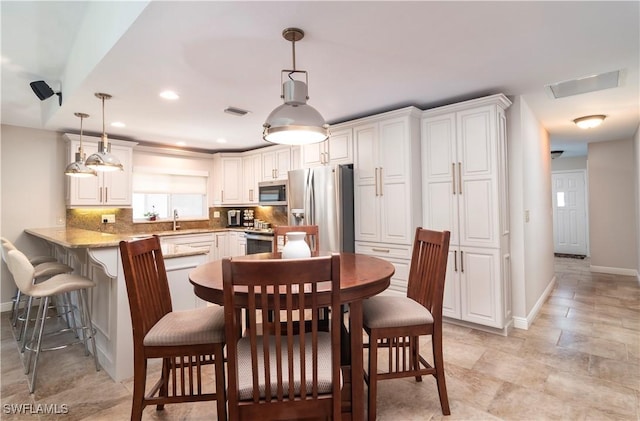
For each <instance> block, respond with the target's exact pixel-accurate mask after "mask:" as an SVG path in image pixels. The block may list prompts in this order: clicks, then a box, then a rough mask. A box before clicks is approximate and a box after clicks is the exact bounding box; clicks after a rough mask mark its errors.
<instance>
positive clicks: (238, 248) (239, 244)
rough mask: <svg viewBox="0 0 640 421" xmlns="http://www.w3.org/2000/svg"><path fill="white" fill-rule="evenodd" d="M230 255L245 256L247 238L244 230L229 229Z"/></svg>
mask: <svg viewBox="0 0 640 421" xmlns="http://www.w3.org/2000/svg"><path fill="white" fill-rule="evenodd" d="M227 238H228V247H229V253H228V254H229V257H236V256H244V255H245V254H246V251H245V249H246V244H247V240H246V238H245V235H244V232H240V231H229V232H228V233H227Z"/></svg>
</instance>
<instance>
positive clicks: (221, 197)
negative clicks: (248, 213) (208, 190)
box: [220, 190, 224, 202]
mask: <svg viewBox="0 0 640 421" xmlns="http://www.w3.org/2000/svg"><path fill="white" fill-rule="evenodd" d="M220 201H221V202H224V190H220Z"/></svg>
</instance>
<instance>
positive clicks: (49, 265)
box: [1, 237, 73, 351]
mask: <svg viewBox="0 0 640 421" xmlns="http://www.w3.org/2000/svg"><path fill="white" fill-rule="evenodd" d="M1 243H2V260H4V262H5V263H7V253H8V252H9V250H17V248H16V247H15V246H14V245H13V243H11V241H9V240H7V239H6V238H4V237H2V238H1ZM29 263H31V265H33V266H34V269H35V272H34V278H33V283H36V282H39V281H42V280H44V279H46V278H49V277H51V276H54V275H59V274H62V273H71V272H73V268H72V267H71V266H68V265H65V264H64V263H60V262H58V261H57V260H56V259H55V258H54V257H53V256H35V257H31V258H29ZM7 266H8V263H7ZM16 289H17V292H16V295H15V297H14V298H13V305H12V309H11V325H12V326H13V327H14V328H15V327H16V326H17V324H18V322H19V321H20V322H23V323H22V326H21V328H20V330H19V332H18V334H17V336H16V339H17V340H18V341H20V340H21V338H22V336H23V334H24V333H25V330H26V327H27V323H25V315H24V314H26V309H28V308H30V307H31V304H32V300H31V299H28V302H27V305H26V306H25V311H24V312H23V315H22V316H19V314H18V313H19V309H20V302H21V301H22V293H21V291H20V288H17V287H16ZM63 299H64V300H65V301H66V297H64V298H63ZM65 304H66V305H67V307H69V303H65ZM67 314H68V313H67ZM69 323H70V320H69V319H68V318H67V324H69ZM23 351H24V349H23Z"/></svg>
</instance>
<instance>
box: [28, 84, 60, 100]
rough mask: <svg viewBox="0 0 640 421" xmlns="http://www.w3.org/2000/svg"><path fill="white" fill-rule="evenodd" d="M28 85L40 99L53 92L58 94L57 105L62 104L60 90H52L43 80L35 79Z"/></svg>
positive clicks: (48, 96)
mask: <svg viewBox="0 0 640 421" xmlns="http://www.w3.org/2000/svg"><path fill="white" fill-rule="evenodd" d="M29 86H31V89H32V90H33V93H34V94H36V96H37V97H38V99H39V100H40V101H44V100H45V99H47V98H50V97H52V96H53V95H54V94H55V95H58V105H62V92H54V91H53V89H51V86H49V85H48V84H47V82H45V81H44V80H36V81H35V82H31V83H30V84H29Z"/></svg>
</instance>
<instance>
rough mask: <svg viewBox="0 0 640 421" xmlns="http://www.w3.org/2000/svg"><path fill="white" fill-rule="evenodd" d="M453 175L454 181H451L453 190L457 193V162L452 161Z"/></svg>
mask: <svg viewBox="0 0 640 421" xmlns="http://www.w3.org/2000/svg"><path fill="white" fill-rule="evenodd" d="M451 175H452V176H453V181H452V182H451V189H452V190H453V194H456V163H455V162H452V163H451Z"/></svg>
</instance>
